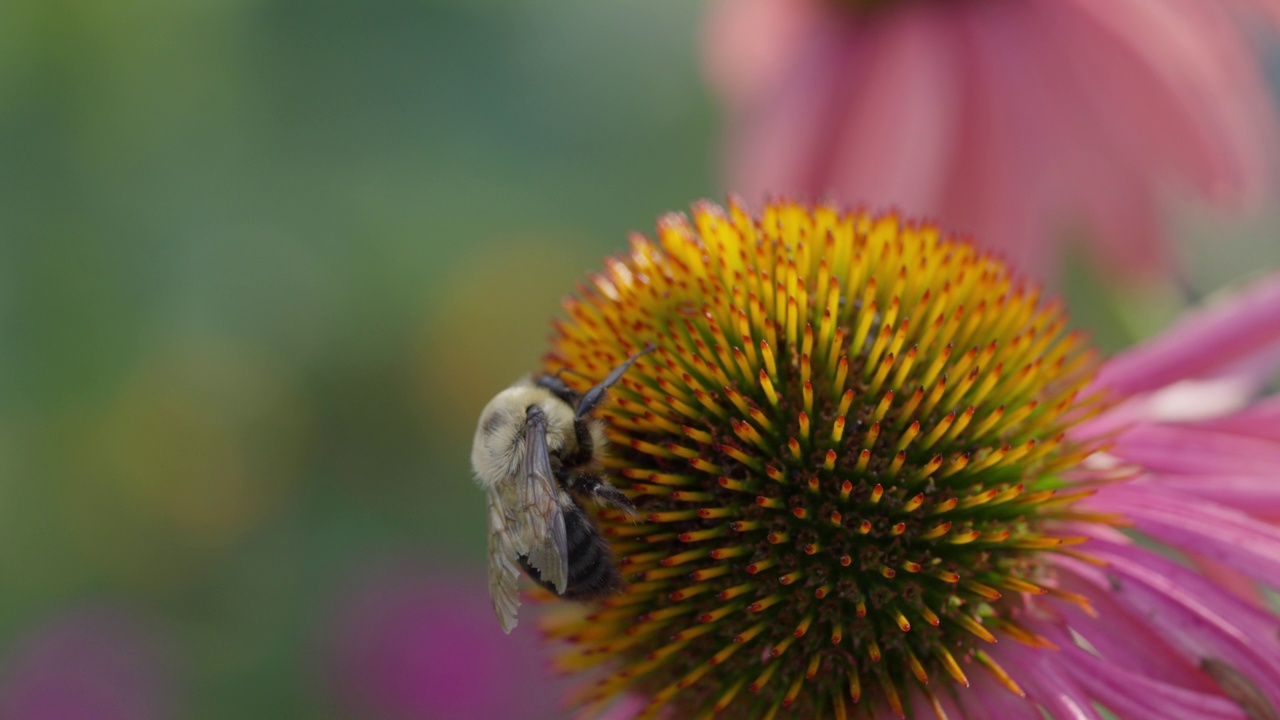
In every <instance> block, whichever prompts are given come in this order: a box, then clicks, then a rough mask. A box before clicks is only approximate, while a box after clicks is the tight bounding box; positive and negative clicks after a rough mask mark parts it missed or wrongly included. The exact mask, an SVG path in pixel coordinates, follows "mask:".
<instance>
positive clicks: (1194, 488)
mask: <svg viewBox="0 0 1280 720" xmlns="http://www.w3.org/2000/svg"><path fill="white" fill-rule="evenodd" d="M1132 485H1133V487H1134V489H1135V490H1137V489H1138V488H1140V487H1141V488H1143V491H1144V492H1150V493H1153V494H1154V493H1170V494H1173V495H1181V496H1183V497H1188V498H1196V497H1200V498H1206V499H1208V500H1211V501H1212V502H1214V503H1215V504H1217V505H1221V506H1224V507H1230V508H1235V509H1236V510H1239V511H1241V512H1245V513H1248V514H1250V515H1253V516H1255V517H1259V518H1265V519H1267V520H1277V519H1280V479H1278V478H1277V477H1276V476H1275V475H1274V474H1258V475H1217V474H1214V473H1212V472H1210V473H1202V474H1192V475H1182V474H1179V475H1159V476H1156V477H1147V478H1140V479H1138V480H1135V481H1133V483H1132Z"/></svg>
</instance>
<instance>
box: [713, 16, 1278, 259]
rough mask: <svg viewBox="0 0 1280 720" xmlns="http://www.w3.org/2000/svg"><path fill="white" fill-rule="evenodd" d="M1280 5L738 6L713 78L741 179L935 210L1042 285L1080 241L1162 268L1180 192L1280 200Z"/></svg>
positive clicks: (739, 183) (717, 49)
mask: <svg viewBox="0 0 1280 720" xmlns="http://www.w3.org/2000/svg"><path fill="white" fill-rule="evenodd" d="M1275 5H1276V3H1275V2H1274V1H1273V0H1233V1H1232V2H1228V3H1222V2H1215V3H1208V2H1204V1H1203V0H1025V1H1023V2H1016V3H1013V2H1010V3H988V2H978V1H971V0H970V1H962V2H945V3H944V2H938V3H916V2H902V3H896V4H892V5H890V6H888V7H884V8H881V9H879V10H877V11H876V12H873V13H860V12H857V11H854V10H851V9H850V8H849V7H847V6H845V5H843V4H842V3H838V2H833V1H830V0H828V1H826V2H815V1H813V0H789V1H787V0H725V1H723V2H721V3H717V4H716V5H715V6H714V10H713V12H712V13H711V15H710V16H709V17H710V18H711V24H710V26H709V28H708V37H709V41H708V43H707V45H708V55H707V62H706V65H707V68H708V76H709V79H710V80H711V82H712V84H713V86H714V87H715V88H716V89H717V90H718V91H719V92H720V94H721V96H722V97H723V98H724V100H725V103H726V105H727V107H728V110H729V125H730V131H729V134H728V135H729V137H728V142H727V146H728V148H729V151H728V152H726V154H725V159H726V166H727V168H728V178H729V183H728V184H729V185H730V186H731V187H733V188H734V189H735V190H737V191H739V192H742V193H743V194H744V195H745V196H746V198H747V200H748V202H750V203H754V202H758V201H759V200H760V199H761V198H762V197H763V196H765V195H772V196H777V195H800V196H805V197H821V196H825V194H826V193H829V192H834V193H835V199H836V200H843V201H846V202H854V203H859V204H862V205H866V206H871V207H873V208H885V207H895V206H896V207H900V208H902V209H904V210H908V211H910V212H913V213H916V214H924V215H926V216H931V217H933V218H935V219H936V220H938V221H939V222H940V223H941V224H943V225H944V226H946V227H948V228H952V229H954V230H955V231H958V232H961V233H965V234H968V233H973V235H974V237H975V239H976V240H977V241H978V242H980V243H982V244H984V245H986V246H987V247H990V248H994V249H996V250H997V251H998V252H1000V253H1001V254H1003V255H1005V256H1006V257H1009V258H1011V259H1013V260H1014V261H1015V262H1018V263H1019V264H1020V265H1021V267H1022V268H1023V269H1024V271H1026V272H1029V273H1031V274H1033V275H1035V274H1040V273H1044V272H1048V271H1050V270H1051V268H1052V264H1051V263H1052V262H1053V260H1054V259H1055V258H1056V257H1057V256H1058V252H1057V249H1056V248H1057V246H1058V245H1059V244H1061V242H1062V241H1063V240H1064V239H1067V238H1070V237H1082V238H1085V239H1086V240H1087V241H1089V242H1090V243H1091V244H1092V245H1093V246H1094V249H1095V250H1096V251H1097V252H1096V253H1095V254H1097V255H1098V256H1100V257H1102V258H1105V259H1106V260H1107V261H1108V262H1110V263H1112V264H1113V266H1114V268H1115V269H1116V270H1119V271H1135V270H1145V271H1151V270H1154V269H1161V268H1164V267H1166V266H1167V265H1168V263H1169V252H1168V249H1167V234H1166V233H1165V232H1164V229H1165V228H1164V217H1163V213H1162V209H1163V205H1164V204H1165V200H1166V199H1167V198H1168V197H1170V196H1171V197H1174V198H1176V197H1178V195H1177V192H1178V191H1179V190H1186V191H1191V192H1194V193H1196V194H1198V195H1200V196H1201V197H1203V198H1205V199H1206V200H1208V201H1210V202H1212V203H1214V204H1216V205H1217V206H1219V207H1222V208H1226V209H1230V210H1235V209H1238V208H1241V207H1252V206H1254V205H1256V204H1258V202H1259V201H1260V200H1262V199H1264V198H1266V197H1267V196H1268V194H1269V193H1270V192H1271V191H1272V190H1273V188H1274V185H1275V181H1276V177H1275V175H1276V173H1275V170H1274V168H1275V161H1276V159H1277V158H1278V157H1280V139H1278V138H1280V127H1278V126H1280V123H1278V122H1277V118H1276V108H1275V103H1274V102H1273V101H1272V99H1271V97H1270V93H1269V90H1268V83H1267V79H1266V77H1265V76H1264V73H1263V71H1262V69H1261V67H1260V64H1259V62H1258V60H1257V58H1256V57H1255V55H1254V53H1253V52H1252V48H1251V47H1250V42H1249V38H1248V36H1247V33H1246V31H1245V30H1244V29H1243V23H1244V22H1245V20H1246V15H1245V12H1243V11H1244V10H1262V11H1264V12H1265V13H1266V16H1267V17H1268V18H1269V19H1271V20H1273V21H1274V20H1280V13H1277V11H1276V8H1275ZM1080 231H1083V232H1080Z"/></svg>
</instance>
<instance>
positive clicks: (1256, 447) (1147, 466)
mask: <svg viewBox="0 0 1280 720" xmlns="http://www.w3.org/2000/svg"><path fill="white" fill-rule="evenodd" d="M1111 452H1112V453H1113V454H1115V455H1116V456H1117V457H1120V458H1122V459H1124V460H1127V461H1129V462H1131V463H1134V464H1137V465H1138V466H1140V467H1142V468H1143V469H1144V470H1145V471H1146V472H1148V473H1152V474H1161V473H1169V474H1174V475H1180V474H1198V475H1215V474H1221V475H1268V474H1273V473H1274V472H1275V469H1276V468H1277V467H1280V465H1277V463H1280V443H1275V442H1271V441H1269V440H1261V439H1258V438H1252V437H1247V436H1242V435H1236V434H1234V433H1224V432H1215V431H1211V430H1206V429H1203V428H1196V427H1187V426H1183V425H1143V426H1140V427H1135V428H1132V429H1130V430H1129V431H1127V432H1125V433H1124V434H1123V435H1121V436H1120V437H1119V438H1117V439H1116V442H1115V445H1114V446H1113V448H1112V450H1111Z"/></svg>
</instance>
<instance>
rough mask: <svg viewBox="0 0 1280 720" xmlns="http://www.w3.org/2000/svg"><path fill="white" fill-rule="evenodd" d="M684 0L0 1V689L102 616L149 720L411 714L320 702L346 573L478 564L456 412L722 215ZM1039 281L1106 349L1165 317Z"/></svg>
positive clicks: (1271, 259)
mask: <svg viewBox="0 0 1280 720" xmlns="http://www.w3.org/2000/svg"><path fill="white" fill-rule="evenodd" d="M700 12H701V8H700V6H699V4H698V3H691V2H687V1H685V0H647V1H646V2H633V3H600V2H594V1H592V0H539V1H538V2H534V1H532V0H516V1H514V2H497V1H496V0H452V1H443V2H441V1H435V2H431V1H427V0H372V1H370V2H364V3H337V2H326V1H324V0H320V1H319V2H300V1H299V0H226V1H223V2H214V1H211V0H187V1H185V2H176V3H173V2H157V1H155V0H123V1H120V2H111V3H107V2H101V3H94V2H78V1H76V0H52V1H47V0H7V2H4V3H0V673H6V675H4V676H0V695H2V694H3V693H6V692H7V693H8V694H9V697H11V698H12V696H14V694H15V693H16V694H21V692H20V687H19V686H20V685H21V682H22V678H25V677H27V676H28V675H30V674H31V673H32V672H33V671H31V670H30V667H31V662H33V661H32V660H31V658H32V657H36V656H40V654H41V653H42V652H44V651H43V650H41V649H40V648H42V647H44V646H43V645H41V643H42V642H44V641H43V640H41V638H42V637H43V635H42V633H45V632H46V631H47V628H49V627H56V626H57V625H58V623H59V622H60V620H59V618H66V617H82V615H81V613H84V612H88V613H89V614H90V615H92V616H93V617H101V616H99V615H95V614H94V613H96V612H98V611H97V610H96V609H97V608H107V609H108V611H109V612H108V615H106V617H108V618H111V617H117V616H120V617H126V618H128V620H127V623H126V624H128V625H129V627H137V628H140V629H139V630H138V632H139V633H140V634H141V635H142V636H144V640H141V641H139V642H141V643H142V645H143V646H144V647H145V648H146V649H145V650H142V651H141V653H142V655H144V656H145V657H146V658H149V659H147V660H145V661H142V665H143V666H144V670H138V671H137V672H136V673H133V674H132V675H129V677H134V676H135V675H137V674H139V673H142V674H148V677H151V676H154V677H152V679H150V680H147V681H146V682H142V683H141V685H143V686H144V687H143V689H142V690H141V691H140V692H142V693H143V694H144V695H145V694H147V693H151V694H153V695H160V696H163V698H164V700H163V701H155V702H152V703H151V704H150V705H146V707H148V708H151V709H150V710H148V712H149V713H151V715H150V716H154V717H170V716H172V717H191V718H228V717H236V718H275V717H320V718H325V717H335V718H336V717H365V716H369V717H382V716H395V717H400V716H406V717H407V716H409V715H412V716H413V717H424V718H425V717H435V716H437V715H438V716H440V717H444V716H445V715H446V714H447V713H444V711H439V712H437V711H433V710H430V709H427V710H421V711H413V712H410V711H407V710H396V711H389V710H378V709H376V708H372V705H371V704H370V703H369V702H365V701H366V700H367V698H365V700H360V699H358V698H357V699H356V700H352V699H351V698H350V697H348V695H349V693H347V692H346V691H345V690H343V689H342V687H341V685H342V683H341V682H340V681H338V682H336V683H335V680H334V677H333V673H334V672H335V670H334V667H335V666H340V665H342V663H341V662H337V661H335V660H333V658H330V657H328V656H327V654H330V653H332V652H335V651H334V650H333V648H334V647H341V644H340V643H338V644H337V645H335V644H334V642H333V641H331V639H330V635H331V634H332V632H333V628H334V625H335V623H338V624H341V618H343V617H346V615H344V613H345V612H346V611H345V610H343V609H342V608H343V603H344V602H345V600H344V598H347V597H349V596H350V595H351V594H352V593H355V594H356V595H359V594H360V592H362V591H361V590H360V583H361V582H363V581H364V580H363V579H364V578H367V577H369V576H370V574H371V573H372V575H374V576H376V575H377V574H378V572H380V571H379V570H378V568H384V567H393V568H396V567H405V568H409V570H407V571H405V572H407V573H408V574H409V575H410V576H414V577H416V578H417V579H416V580H414V581H413V582H419V583H422V584H425V585H430V584H431V583H432V578H435V577H455V576H457V577H465V578H468V582H469V581H470V580H471V579H475V578H479V577H481V573H482V572H483V563H484V536H485V528H484V515H483V503H484V500H483V495H482V493H480V492H479V491H478V490H477V489H476V488H475V487H474V486H473V485H472V483H471V480H470V473H469V469H468V460H467V457H468V453H469V450H470V441H471V434H472V432H473V429H474V422H475V417H476V416H477V414H478V411H479V409H480V407H481V406H482V405H483V404H484V402H485V401H486V400H487V399H488V398H489V397H490V396H491V395H492V394H493V393H494V392H495V391H496V390H497V389H499V388H501V387H503V386H504V385H505V384H506V383H508V382H509V381H510V380H512V379H513V378H514V377H516V376H518V375H519V374H521V373H522V372H524V371H526V370H528V369H530V368H532V367H533V366H534V364H535V363H536V360H537V358H538V357H539V355H540V354H541V352H542V349H543V344H544V339H545V337H546V334H547V330H548V324H547V321H548V319H549V318H550V317H551V316H553V315H554V314H555V313H556V312H557V308H558V299H559V298H560V296H562V295H563V294H564V293H565V292H567V291H568V290H570V289H571V288H572V286H573V284H574V283H575V282H576V281H577V280H578V278H579V277H580V276H581V273H582V272H583V271H584V270H586V269H588V268H593V267H596V266H597V265H598V264H599V262H600V258H601V257H602V256H603V255H605V254H607V253H611V252H615V251H617V250H619V249H620V248H622V247H623V246H624V243H625V238H626V233H627V232H628V231H630V230H643V231H648V229H649V228H650V227H651V226H652V223H653V219H654V218H655V216H656V215H657V214H658V213H659V212H660V211H663V210H666V209H677V208H681V207H684V206H686V205H687V203H688V202H689V201H690V200H693V199H695V198H698V197H703V196H711V197H719V196H720V195H721V194H722V192H723V190H722V188H720V187H719V186H718V184H717V181H716V170H715V166H716V149H717V139H716V138H717V129H716V123H717V115H716V111H715V107H714V104H713V102H712V99H711V98H710V96H709V95H708V93H707V92H706V90H705V89H704V88H703V86H702V83H701V79H700V77H699V71H698V58H697V39H698V34H699V16H700ZM1184 220H1185V222H1184V224H1183V225H1182V227H1183V232H1182V233H1181V240H1182V242H1183V243H1184V250H1185V251H1186V254H1187V256H1188V257H1191V258H1193V259H1195V262H1194V263H1193V267H1194V268H1195V270H1194V271H1193V280H1194V282H1195V284H1196V285H1197V286H1199V287H1200V288H1201V289H1203V290H1207V289H1212V288H1214V287H1217V286H1219V285H1221V284H1223V283H1225V282H1227V281H1229V280H1231V279H1233V278H1235V277H1237V276H1238V275H1239V274H1240V273H1241V271H1242V269H1244V268H1249V267H1256V266H1258V265H1259V264H1260V263H1262V264H1267V265H1272V266H1274V263H1275V256H1274V254H1275V248H1276V244H1275V241H1274V239H1273V238H1274V233H1273V232H1272V231H1271V230H1270V228H1272V227H1275V224H1276V223H1275V222H1274V220H1273V219H1270V218H1260V219H1256V220H1254V222H1253V224H1251V225H1248V224H1233V225H1230V226H1224V225H1223V224H1222V223H1221V222H1220V221H1219V220H1217V219H1215V218H1207V217H1196V216H1194V215H1193V214H1192V213H1187V214H1186V217H1185V218H1184ZM1224 242H1229V243H1230V247H1231V248H1232V250H1231V252H1229V253H1223V252H1222V251H1221V249H1220V248H1221V246H1222V243H1224ZM1068 277H1069V280H1068V285H1067V288H1066V289H1067V292H1068V295H1069V298H1070V301H1071V303H1072V305H1073V306H1075V307H1076V309H1077V310H1078V311H1079V316H1078V321H1079V323H1080V324H1081V325H1085V326H1088V327H1092V328H1094V329H1095V330H1096V334H1097V336H1098V338H1099V340H1100V342H1102V343H1103V344H1104V345H1106V346H1108V347H1112V348H1114V347H1118V346H1121V345H1123V344H1124V343H1125V342H1127V341H1128V340H1129V339H1130V337H1131V336H1133V335H1140V334H1143V333H1146V332H1150V331H1151V330H1152V329H1153V328H1155V327H1158V326H1159V324H1160V322H1162V321H1163V319H1164V318H1167V317H1169V316H1170V315H1171V314H1172V312H1173V311H1174V310H1175V309H1176V307H1177V305H1178V299H1177V295H1176V294H1175V293H1173V292H1172V291H1169V290H1168V289H1161V288H1144V289H1141V290H1142V291H1143V292H1146V293H1147V294H1145V295H1143V296H1142V297H1141V298H1140V299H1139V300H1138V301H1137V304H1136V307H1138V308H1139V309H1138V310H1136V311H1135V310H1134V309H1133V308H1134V307H1135V305H1134V300H1135V297H1136V296H1137V293H1138V291H1139V289H1134V288H1117V287H1111V286H1108V285H1106V284H1105V283H1104V282H1102V281H1100V280H1098V279H1097V278H1095V277H1094V276H1093V275H1092V274H1091V273H1090V271H1089V270H1088V269H1087V268H1086V267H1085V266H1084V264H1083V263H1077V265H1076V266H1075V267H1074V268H1073V269H1072V270H1071V271H1070V272H1069V275H1068ZM1148 291H1150V292H1148ZM1120 300H1124V301H1125V303H1126V304H1124V305H1123V306H1122V305H1121V304H1120V303H1119V301H1120ZM1121 307H1123V308H1125V309H1123V310H1122V309H1120V308H1121ZM396 572H398V571H396ZM393 574H394V573H393ZM464 584H465V583H464ZM467 597H468V598H472V597H474V598H479V599H478V600H475V602H478V603H480V604H481V605H482V606H483V607H482V609H483V612H484V613H488V612H489V610H488V607H487V599H485V598H484V596H483V591H482V590H479V591H477V592H476V593H473V594H472V595H468V596H467ZM469 602H470V600H469ZM357 604H358V603H357ZM111 613H115V614H114V615H113V614H111ZM484 617H485V618H486V622H487V621H488V620H489V619H490V618H488V616H487V615H485V616H484ZM104 622H105V623H106V624H107V625H110V624H112V621H111V620H110V619H108V620H106V621H104ZM493 631H494V632H496V623H494V628H493ZM525 635H526V637H527V636H528V635H530V633H528V632H526V633H525ZM103 637H105V638H107V639H105V640H104V639H101V638H99V641H95V642H99V644H100V645H103V646H105V647H107V651H106V655H107V659H106V660H105V662H106V663H107V664H113V663H114V664H119V663H120V662H124V661H123V660H121V658H120V657H118V656H117V655H113V654H112V653H116V652H117V651H119V652H123V650H119V649H120V648H121V647H125V646H127V645H128V642H125V641H121V642H117V641H113V640H110V636H109V634H108V635H105V636H103ZM446 649H447V648H446ZM68 652H70V654H71V655H72V656H76V657H79V656H81V655H83V653H81V652H80V651H78V650H72V651H68ZM55 655H56V653H55ZM37 664H38V663H37ZM53 664H54V665H57V664H58V663H53ZM145 668H151V669H150V670H146V669H145ZM156 668H159V670H156ZM55 669H56V668H55ZM24 673H25V674H24ZM4 678H8V679H4ZM15 678H17V679H15ZM56 685H57V683H56V682H54V683H53V686H56ZM15 688H18V689H15ZM157 688H158V689H157ZM530 692H533V691H530ZM357 694H358V693H357ZM12 702H17V701H11V705H10V706H6V705H4V701H2V700H0V711H2V710H3V708H4V707H13V705H12ZM143 702H144V705H145V704H146V702H151V701H143ZM362 702H363V703H364V704H361V703H362ZM374 704H376V703H374ZM371 708H372V709H371ZM433 712H435V713H436V715H433V714H432V713H433ZM546 712H548V713H549V714H548V716H554V713H553V712H551V711H546ZM117 716H119V717H128V716H129V713H128V712H125V713H123V714H121V715H110V717H117ZM50 717H54V716H50ZM57 717H59V718H61V717H71V716H61V715H59V716H57ZM75 717H82V716H75ZM83 717H95V716H94V715H84V716H83ZM103 717H106V716H105V715H104V716H103ZM450 717H452V716H450Z"/></svg>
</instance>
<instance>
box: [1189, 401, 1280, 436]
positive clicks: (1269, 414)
mask: <svg viewBox="0 0 1280 720" xmlns="http://www.w3.org/2000/svg"><path fill="white" fill-rule="evenodd" d="M1196 427H1203V428H1208V429H1210V430H1219V431H1222V432H1230V433H1233V434H1236V435H1247V436H1250V437H1256V438H1261V439H1264V440H1274V441H1277V442H1280V395H1272V396H1270V397H1267V398H1264V399H1262V400H1258V401H1256V402H1254V403H1253V404H1252V405H1250V406H1249V407H1247V408H1245V409H1243V410H1240V411H1239V412H1236V413H1233V414H1231V415H1228V416H1226V417H1221V418H1213V419H1211V420H1205V421H1202V422H1199V423H1197V424H1196Z"/></svg>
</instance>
